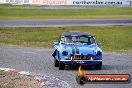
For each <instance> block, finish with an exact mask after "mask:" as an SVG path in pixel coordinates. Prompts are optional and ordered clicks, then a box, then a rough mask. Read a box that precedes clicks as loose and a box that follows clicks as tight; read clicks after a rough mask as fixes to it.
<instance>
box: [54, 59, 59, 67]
mask: <svg viewBox="0 0 132 88" xmlns="http://www.w3.org/2000/svg"><path fill="white" fill-rule="evenodd" d="M54 66H55V67H59V61H58V60H57V59H56V58H54Z"/></svg>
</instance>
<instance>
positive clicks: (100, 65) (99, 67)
mask: <svg viewBox="0 0 132 88" xmlns="http://www.w3.org/2000/svg"><path fill="white" fill-rule="evenodd" d="M101 67H102V62H100V63H99V64H98V65H96V66H95V69H97V70H101Z"/></svg>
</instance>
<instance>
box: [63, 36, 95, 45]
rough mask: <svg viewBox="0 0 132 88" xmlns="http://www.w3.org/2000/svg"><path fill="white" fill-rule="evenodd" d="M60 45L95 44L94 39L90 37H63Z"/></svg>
mask: <svg viewBox="0 0 132 88" xmlns="http://www.w3.org/2000/svg"><path fill="white" fill-rule="evenodd" d="M61 42H62V43H74V44H76V43H87V44H93V43H95V39H94V38H93V37H91V36H65V37H62V38H61Z"/></svg>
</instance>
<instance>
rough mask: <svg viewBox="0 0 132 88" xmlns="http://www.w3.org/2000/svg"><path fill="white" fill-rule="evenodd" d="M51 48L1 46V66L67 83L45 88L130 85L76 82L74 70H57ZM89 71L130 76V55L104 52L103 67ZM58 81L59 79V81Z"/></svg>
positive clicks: (129, 86)
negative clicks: (81, 83) (82, 83)
mask: <svg viewBox="0 0 132 88" xmlns="http://www.w3.org/2000/svg"><path fill="white" fill-rule="evenodd" d="M52 52H53V49H45V48H28V47H12V46H10V47H7V46H3V47H2V46H0V67H6V68H14V69H18V70H24V71H30V72H35V73H37V74H42V75H47V76H49V77H54V78H57V79H59V80H62V81H63V82H64V84H65V83H67V84H68V85H65V86H63V87H59V86H56V85H52V86H44V88H132V83H129V84H85V85H83V86H81V85H79V84H77V82H76V80H75V77H76V74H77V70H74V69H70V68H67V69H66V70H58V68H55V67H54V66H53V57H52V56H51V54H52ZM86 72H87V73H88V74H130V75H132V54H117V53H104V54H103V67H102V70H93V69H88V70H87V71H86ZM60 83H61V82H60Z"/></svg>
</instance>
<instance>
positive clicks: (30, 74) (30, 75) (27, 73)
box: [0, 68, 45, 87]
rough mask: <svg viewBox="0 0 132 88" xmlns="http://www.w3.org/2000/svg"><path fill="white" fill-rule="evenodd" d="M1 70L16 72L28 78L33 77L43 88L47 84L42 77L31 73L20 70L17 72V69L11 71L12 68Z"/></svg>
mask: <svg viewBox="0 0 132 88" xmlns="http://www.w3.org/2000/svg"><path fill="white" fill-rule="evenodd" d="M0 70H2V71H6V72H15V73H17V74H20V75H26V76H28V77H33V78H34V79H35V80H36V81H38V82H39V83H40V86H41V87H43V86H44V85H45V82H44V80H43V79H42V76H40V75H39V76H38V75H36V74H33V73H31V72H27V71H19V70H16V69H10V68H0Z"/></svg>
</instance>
